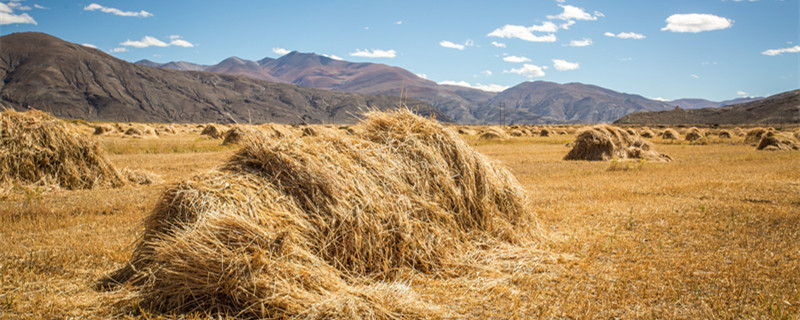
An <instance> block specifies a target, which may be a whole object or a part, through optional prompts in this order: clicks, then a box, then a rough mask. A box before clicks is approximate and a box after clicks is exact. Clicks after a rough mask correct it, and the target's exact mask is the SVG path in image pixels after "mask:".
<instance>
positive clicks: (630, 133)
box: [625, 128, 639, 136]
mask: <svg viewBox="0 0 800 320" xmlns="http://www.w3.org/2000/svg"><path fill="white" fill-rule="evenodd" d="M625 132H627V133H628V134H629V135H632V136H638V135H639V133H638V132H636V130H633V128H627V129H625Z"/></svg>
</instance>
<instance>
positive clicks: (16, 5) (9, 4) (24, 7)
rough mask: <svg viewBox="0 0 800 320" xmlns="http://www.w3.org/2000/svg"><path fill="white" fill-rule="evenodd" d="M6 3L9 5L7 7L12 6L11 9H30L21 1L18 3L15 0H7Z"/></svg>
mask: <svg viewBox="0 0 800 320" xmlns="http://www.w3.org/2000/svg"><path fill="white" fill-rule="evenodd" d="M7 5H8V7H9V8H12V9H14V10H22V11H27V10H30V9H31V7H29V6H23V5H22V4H21V3H19V2H16V1H9V2H8V3H7Z"/></svg>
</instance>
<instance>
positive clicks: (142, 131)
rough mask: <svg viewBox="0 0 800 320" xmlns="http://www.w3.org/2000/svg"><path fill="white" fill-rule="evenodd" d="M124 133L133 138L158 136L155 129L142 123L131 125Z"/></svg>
mask: <svg viewBox="0 0 800 320" xmlns="http://www.w3.org/2000/svg"><path fill="white" fill-rule="evenodd" d="M125 135H126V136H130V137H134V138H155V137H157V136H158V134H157V133H156V130H154V129H153V128H151V127H150V126H147V125H143V124H135V125H131V127H130V128H128V130H125Z"/></svg>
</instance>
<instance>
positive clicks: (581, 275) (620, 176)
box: [0, 132, 800, 319]
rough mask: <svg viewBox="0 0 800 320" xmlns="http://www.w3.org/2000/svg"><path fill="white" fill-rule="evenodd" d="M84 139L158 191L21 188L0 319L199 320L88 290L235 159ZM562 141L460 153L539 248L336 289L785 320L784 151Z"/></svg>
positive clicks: (226, 151)
mask: <svg viewBox="0 0 800 320" xmlns="http://www.w3.org/2000/svg"><path fill="white" fill-rule="evenodd" d="M100 138H101V141H102V143H103V145H106V146H111V147H113V148H114V150H115V151H116V152H113V153H111V155H110V158H111V160H112V161H113V162H114V164H115V165H117V166H118V167H128V168H132V169H143V170H147V171H152V172H155V173H157V174H159V175H160V176H161V177H162V179H163V181H164V182H162V183H156V184H153V185H145V186H128V187H124V188H120V189H97V190H74V191H68V190H57V191H50V192H43V191H41V190H36V189H35V188H31V189H30V190H29V191H28V193H26V194H19V193H12V194H11V195H9V196H7V197H6V198H4V199H0V201H2V203H3V205H2V206H0V234H2V237H0V248H2V251H0V302H1V303H2V305H1V306H2V309H1V310H2V311H0V319H53V318H58V319H62V318H103V319H105V318H131V319H176V318H188V319H206V318H211V317H210V315H208V314H207V313H205V312H202V311H201V312H198V313H195V314H188V315H169V314H162V313H159V312H155V311H151V310H148V309H143V308H142V305H141V304H136V303H135V302H134V301H135V300H126V299H125V298H126V297H130V295H131V294H132V293H133V291H129V290H128V289H123V290H119V291H111V292H101V291H95V290H94V289H92V284H93V282H94V281H95V280H96V279H97V278H98V277H100V276H101V275H103V274H105V273H107V272H108V271H109V270H113V269H115V268H118V267H119V266H121V265H123V264H124V263H125V262H126V261H127V260H128V259H129V258H130V255H131V253H132V250H133V248H132V247H131V244H132V243H134V241H135V240H136V236H137V234H139V233H140V232H141V231H142V229H141V226H140V224H139V222H140V221H141V220H142V219H143V218H144V217H145V216H147V214H148V213H149V212H150V211H151V210H152V208H154V207H155V206H156V203H157V201H158V199H159V194H161V193H163V191H164V190H165V189H167V188H169V187H171V186H174V184H175V183H177V182H179V181H180V180H182V179H185V178H187V177H191V176H193V175H196V174H199V173H203V172H206V171H208V170H210V169H212V168H213V167H216V166H218V165H220V164H223V163H224V162H225V161H226V159H228V158H229V157H230V156H231V155H232V154H233V152H234V151H235V150H234V149H231V148H223V147H220V146H219V145H220V143H219V140H217V141H213V140H203V139H200V138H199V135H198V132H195V133H189V134H186V135H181V134H179V135H176V136H175V137H174V138H168V139H161V138H160V139H148V140H140V139H137V140H132V139H121V138H118V137H109V136H102V137H100ZM567 138H569V137H563V136H561V137H559V136H557V137H538V136H537V137H521V138H513V139H508V140H478V139H477V137H471V139H470V140H468V141H469V142H470V144H472V145H474V146H475V148H476V149H477V150H478V151H480V152H481V153H483V154H485V155H487V156H488V157H489V158H492V159H495V160H499V161H501V162H502V163H503V164H504V165H506V166H508V167H509V168H510V170H511V171H512V172H513V174H514V175H515V176H516V177H517V179H518V180H519V182H520V183H521V184H522V185H523V187H524V188H525V189H526V190H527V192H528V195H529V199H530V203H529V210H530V211H532V212H535V214H536V215H537V216H538V217H539V223H540V225H541V227H542V229H544V230H545V232H546V234H547V242H546V243H545V244H546V246H545V247H544V248H524V247H515V246H507V245H494V244H487V246H486V247H484V248H479V249H478V250H476V251H471V252H467V253H465V254H464V255H462V256H461V257H460V259H459V260H458V263H457V265H463V266H470V265H473V266H483V268H481V269H477V270H476V269H472V270H471V271H469V272H462V273H458V274H457V275H455V276H452V275H451V276H439V275H428V274H424V273H419V272H416V271H412V270H407V271H403V272H401V273H399V274H398V275H397V277H400V278H404V279H410V280H408V281H406V282H402V283H401V282H386V283H385V284H381V285H378V286H374V287H371V291H370V290H368V288H366V287H364V286H363V284H361V283H348V284H347V285H349V286H352V287H354V288H356V289H357V290H366V291H367V292H370V296H371V297H373V300H371V301H373V302H374V304H373V305H382V304H383V305H388V304H390V303H393V302H395V301H397V302H398V305H401V306H402V305H408V304H409V301H417V302H420V301H422V302H425V304H423V305H422V307H423V310H425V308H427V307H433V309H434V313H428V314H421V315H418V316H419V317H422V318H431V317H435V315H437V314H438V315H443V314H450V315H452V316H453V317H457V318H500V319H507V318H526V319H527V318H545V319H565V318H571V319H596V318H602V319H610V318H625V319H641V318H650V319H653V318H659V319H697V318H706V319H707V318H722V319H731V318H734V319H735V318H745V319H796V318H798V316H800V292H799V291H798V290H799V289H800V277H797V274H798V273H800V240H798V239H800V233H798V232H799V231H798V230H800V213H798V210H797V208H798V205H800V203H798V198H797V194H800V183H798V181H800V152H760V151H755V150H754V147H752V146H749V145H743V144H740V141H739V142H737V143H735V144H732V143H729V142H725V143H712V144H708V145H687V144H672V143H668V144H664V143H662V140H659V139H657V140H655V142H656V143H657V145H656V146H657V148H658V149H659V150H661V151H664V152H666V153H669V154H670V155H672V156H674V157H675V159H676V160H675V161H673V162H670V163H651V162H647V163H644V164H642V165H639V164H638V163H636V164H635V165H634V164H631V167H630V168H629V169H624V170H616V169H613V170H612V169H611V168H612V166H614V165H615V164H614V162H610V163H609V162H583V161H581V162H573V161H563V160H561V158H562V157H563V156H564V154H566V153H567V152H568V151H569V148H566V147H564V145H563V144H564V143H565V142H564V139H567ZM123 143H131V144H132V146H131V147H125V146H124V145H123ZM274 236H275V235H265V237H266V238H265V239H270V238H269V237H274ZM542 249H544V250H542ZM362 292H363V291H362ZM381 300H383V302H381ZM117 301H127V303H119V302H117ZM327 302H328V304H326V305H323V307H327V308H334V309H333V310H335V312H339V314H341V312H342V310H346V309H347V308H353V307H354V306H355V305H353V304H347V303H346V302H347V301H342V300H335V299H333V300H328V301H327ZM435 306H439V307H438V309H437V308H435ZM323 307H320V308H312V309H309V310H308V313H307V314H306V315H307V316H308V317H325V315H324V314H322V313H320V311H321V310H331V309H326V308H323ZM336 308H338V309H336ZM350 310H358V309H350ZM361 311H362V312H365V310H361ZM374 312H376V313H377V312H381V311H380V310H374ZM229 316H230V317H233V315H229ZM411 316H414V314H411ZM328 317H331V315H330V314H329V315H328Z"/></svg>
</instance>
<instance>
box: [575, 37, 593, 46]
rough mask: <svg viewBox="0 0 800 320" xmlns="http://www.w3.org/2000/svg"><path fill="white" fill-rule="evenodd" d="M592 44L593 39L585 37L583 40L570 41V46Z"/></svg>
mask: <svg viewBox="0 0 800 320" xmlns="http://www.w3.org/2000/svg"><path fill="white" fill-rule="evenodd" d="M590 45H592V39H589V38H583V40H572V41H570V42H569V46H570V47H586V46H590Z"/></svg>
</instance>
